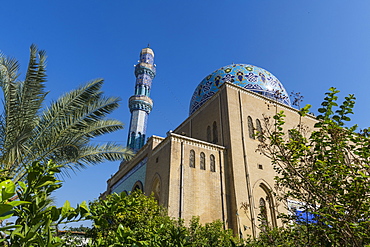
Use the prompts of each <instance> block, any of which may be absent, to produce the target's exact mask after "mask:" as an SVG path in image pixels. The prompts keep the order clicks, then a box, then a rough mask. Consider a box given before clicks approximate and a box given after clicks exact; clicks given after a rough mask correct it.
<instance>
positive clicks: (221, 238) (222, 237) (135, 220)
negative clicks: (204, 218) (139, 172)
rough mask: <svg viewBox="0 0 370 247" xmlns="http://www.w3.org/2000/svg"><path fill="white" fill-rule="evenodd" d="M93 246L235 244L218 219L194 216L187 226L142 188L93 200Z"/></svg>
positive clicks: (90, 233) (90, 234) (91, 234)
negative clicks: (143, 191)
mask: <svg viewBox="0 0 370 247" xmlns="http://www.w3.org/2000/svg"><path fill="white" fill-rule="evenodd" d="M90 212H91V215H90V216H89V219H91V220H93V229H92V230H91V231H90V232H88V235H89V236H90V237H91V238H92V242H93V246H163V247H165V246H236V243H238V241H236V240H235V239H234V238H233V237H232V233H231V232H230V231H226V230H224V229H223V224H222V223H221V222H219V221H216V222H213V223H209V224H206V225H204V226H202V225H201V224H200V223H199V218H196V217H195V218H193V219H192V220H191V222H190V223H189V226H188V227H186V226H185V225H184V222H183V221H182V220H175V219H171V218H170V217H169V216H167V213H166V211H165V210H164V209H163V207H161V206H159V205H158V203H157V201H156V200H155V199H154V198H153V197H147V196H145V195H143V194H142V193H141V192H140V191H135V192H133V193H132V194H130V195H126V193H121V194H112V195H108V196H107V198H106V199H99V200H97V201H94V202H92V203H91V204H90Z"/></svg>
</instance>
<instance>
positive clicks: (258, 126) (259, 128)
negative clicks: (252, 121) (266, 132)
mask: <svg viewBox="0 0 370 247" xmlns="http://www.w3.org/2000/svg"><path fill="white" fill-rule="evenodd" d="M256 128H257V132H258V140H259V141H262V126H261V122H260V120H259V119H256Z"/></svg>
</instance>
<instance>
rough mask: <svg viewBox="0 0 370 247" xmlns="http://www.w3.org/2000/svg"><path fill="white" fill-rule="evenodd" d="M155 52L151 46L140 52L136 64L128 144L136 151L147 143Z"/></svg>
mask: <svg viewBox="0 0 370 247" xmlns="http://www.w3.org/2000/svg"><path fill="white" fill-rule="evenodd" d="M155 74H156V69H155V65H154V52H153V50H152V49H150V48H149V47H147V48H144V49H142V50H141V52H140V60H139V63H138V64H136V65H135V76H136V84H135V94H134V95H133V96H131V97H130V99H129V108H130V112H131V120H130V128H129V133H128V138H127V146H128V147H129V148H131V149H132V150H134V151H135V152H136V151H138V150H140V148H142V147H143V146H144V143H145V134H146V125H147V121H148V115H149V113H150V111H151V110H152V107H153V101H152V99H151V98H149V96H150V88H151V86H152V80H153V78H154V77H155Z"/></svg>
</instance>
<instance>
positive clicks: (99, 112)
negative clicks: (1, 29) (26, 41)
mask: <svg viewBox="0 0 370 247" xmlns="http://www.w3.org/2000/svg"><path fill="white" fill-rule="evenodd" d="M18 69H19V65H18V62H17V61H16V60H15V59H10V58H7V57H5V56H4V55H2V54H0V87H1V88H2V90H3V93H4V102H3V104H4V112H3V113H2V114H0V161H1V164H2V165H0V166H1V168H5V169H7V170H8V171H9V172H10V174H11V175H12V176H13V178H14V179H15V180H21V179H24V175H25V172H26V169H25V166H26V165H27V164H28V163H31V162H33V161H36V160H40V161H47V160H48V159H53V160H55V161H56V162H57V163H58V164H61V165H64V167H65V169H64V171H65V175H67V174H68V169H69V168H70V169H71V170H72V171H76V170H78V169H82V168H84V167H86V166H87V165H94V164H98V163H101V162H104V161H117V160H123V159H128V158H130V157H131V156H132V153H131V151H129V150H127V149H126V148H124V147H123V146H121V145H118V144H114V143H108V144H103V145H91V144H90V141H91V139H92V138H94V137H97V136H101V135H104V134H107V133H111V132H114V131H117V130H119V129H122V128H123V124H122V123H121V122H120V121H118V120H112V119H106V116H107V115H108V114H110V113H111V112H112V111H113V110H115V109H117V108H118V106H119V98H117V97H104V96H103V92H102V90H101V87H102V84H103V80H102V79H97V80H93V81H90V82H88V83H86V84H85V85H83V86H81V87H79V88H77V89H75V90H72V91H70V92H69V93H66V94H64V95H62V96H61V97H60V98H59V99H57V100H56V101H55V102H52V104H51V105H50V106H49V107H47V108H44V109H43V110H42V104H43V102H44V100H45V96H46V92H45V82H46V54H45V52H44V51H38V49H37V47H36V46H35V45H32V46H31V48H30V60H29V64H28V68H27V73H26V76H25V80H24V81H17V80H18Z"/></svg>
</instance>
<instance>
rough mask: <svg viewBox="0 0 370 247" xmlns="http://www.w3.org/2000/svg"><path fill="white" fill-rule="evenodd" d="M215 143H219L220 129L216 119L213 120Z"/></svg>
mask: <svg viewBox="0 0 370 247" xmlns="http://www.w3.org/2000/svg"><path fill="white" fill-rule="evenodd" d="M212 142H213V143H218V130H217V123H216V121H214V122H213V141H212Z"/></svg>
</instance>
